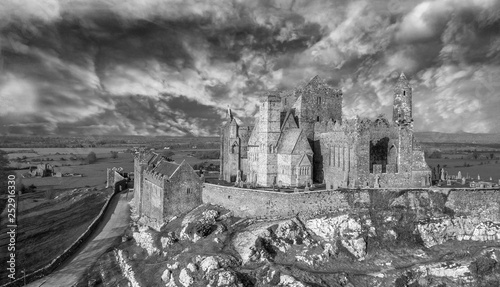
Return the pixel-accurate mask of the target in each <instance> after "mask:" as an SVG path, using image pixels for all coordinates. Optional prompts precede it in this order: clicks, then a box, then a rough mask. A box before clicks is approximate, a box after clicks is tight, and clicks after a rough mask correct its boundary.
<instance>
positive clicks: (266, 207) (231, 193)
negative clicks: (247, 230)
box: [202, 183, 369, 219]
mask: <svg viewBox="0 0 500 287" xmlns="http://www.w3.org/2000/svg"><path fill="white" fill-rule="evenodd" d="M202 198H203V202H204V203H211V204H215V205H220V206H223V207H225V208H227V209H229V210H231V211H232V212H233V214H234V215H235V216H237V217H244V218H261V219H281V218H289V217H293V216H297V215H299V216H300V217H302V218H312V217H315V216H319V215H322V214H327V213H338V212H350V211H353V210H355V209H364V208H368V204H369V193H368V192H367V191H350V192H342V191H339V190H323V191H307V192H300V193H283V192H273V191H262V190H255V189H244V188H236V187H226V186H220V185H214V184H208V183H205V186H204V188H203V193H202Z"/></svg>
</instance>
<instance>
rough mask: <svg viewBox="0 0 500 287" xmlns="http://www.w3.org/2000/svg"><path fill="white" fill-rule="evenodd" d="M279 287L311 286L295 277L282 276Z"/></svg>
mask: <svg viewBox="0 0 500 287" xmlns="http://www.w3.org/2000/svg"><path fill="white" fill-rule="evenodd" d="M278 286H283V287H307V286H309V285H306V284H304V283H302V282H300V281H298V280H297V279H295V278H294V277H292V276H290V275H283V274H282V275H281V276H280V283H279V284H278Z"/></svg>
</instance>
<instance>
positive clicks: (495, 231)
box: [417, 217, 500, 247]
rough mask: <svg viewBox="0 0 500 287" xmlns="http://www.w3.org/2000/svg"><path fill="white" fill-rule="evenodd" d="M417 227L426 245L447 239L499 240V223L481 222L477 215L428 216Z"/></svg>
mask: <svg viewBox="0 0 500 287" xmlns="http://www.w3.org/2000/svg"><path fill="white" fill-rule="evenodd" d="M417 229H418V232H419V233H420V236H421V237H422V240H423V241H424V244H425V246H426V247H432V246H434V245H437V244H442V243H444V242H446V241H448V240H459V241H462V240H473V241H488V240H500V224H498V223H493V222H490V221H486V222H481V219H480V218H477V217H472V218H466V217H455V218H450V217H440V218H430V219H428V220H425V221H422V222H419V224H417Z"/></svg>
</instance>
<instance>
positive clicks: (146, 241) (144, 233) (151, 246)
mask: <svg viewBox="0 0 500 287" xmlns="http://www.w3.org/2000/svg"><path fill="white" fill-rule="evenodd" d="M132 236H133V237H134V239H135V241H136V242H137V244H138V245H139V246H140V247H142V248H144V249H146V252H147V253H148V255H150V256H151V255H153V254H159V253H160V250H159V249H158V248H157V247H156V246H155V243H154V240H153V236H152V231H151V230H150V229H149V228H148V227H147V226H140V227H139V231H138V232H134V233H133V234H132Z"/></svg>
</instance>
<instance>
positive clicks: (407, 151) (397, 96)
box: [393, 73, 413, 173]
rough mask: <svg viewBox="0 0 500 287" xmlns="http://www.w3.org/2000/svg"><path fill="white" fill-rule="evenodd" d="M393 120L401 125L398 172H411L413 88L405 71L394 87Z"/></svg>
mask: <svg viewBox="0 0 500 287" xmlns="http://www.w3.org/2000/svg"><path fill="white" fill-rule="evenodd" d="M393 121H394V123H396V124H397V125H398V126H399V136H398V137H399V139H398V159H397V164H398V172H403V173H404V172H410V171H411V166H412V158H413V117H412V88H411V86H410V83H409V81H408V79H407V78H406V76H405V74H404V73H401V75H400V76H399V79H398V82H397V83H396V86H395V87H394V107H393Z"/></svg>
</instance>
